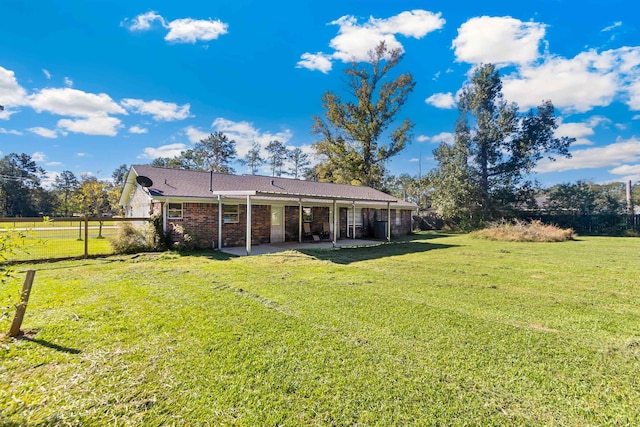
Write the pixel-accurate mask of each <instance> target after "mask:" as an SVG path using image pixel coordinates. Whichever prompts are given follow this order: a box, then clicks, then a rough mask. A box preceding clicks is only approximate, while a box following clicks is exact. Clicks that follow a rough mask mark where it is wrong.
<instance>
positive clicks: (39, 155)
mask: <svg viewBox="0 0 640 427" xmlns="http://www.w3.org/2000/svg"><path fill="white" fill-rule="evenodd" d="M46 158H47V156H46V155H45V154H44V153H43V152H42V151H36V152H35V153H33V154H32V155H31V160H33V161H34V162H44V161H45V159H46Z"/></svg>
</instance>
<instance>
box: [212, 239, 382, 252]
mask: <svg viewBox="0 0 640 427" xmlns="http://www.w3.org/2000/svg"><path fill="white" fill-rule="evenodd" d="M383 243H385V241H383V240H365V239H343V240H338V241H336V242H331V241H328V242H327V241H323V242H283V243H266V244H262V245H254V246H253V247H252V250H251V253H250V254H248V253H247V250H246V248H244V247H242V246H240V247H229V248H221V249H220V252H224V253H226V254H229V255H236V256H246V255H264V254H273V253H277V252H284V251H295V250H306V249H336V248H346V247H351V248H352V247H366V246H376V245H381V244H383Z"/></svg>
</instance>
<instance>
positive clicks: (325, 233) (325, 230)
mask: <svg viewBox="0 0 640 427" xmlns="http://www.w3.org/2000/svg"><path fill="white" fill-rule="evenodd" d="M321 237H322V238H323V239H327V240H329V239H331V227H330V226H329V223H328V222H323V223H322V234H321Z"/></svg>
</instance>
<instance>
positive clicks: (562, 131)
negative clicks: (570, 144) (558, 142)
mask: <svg viewBox="0 0 640 427" xmlns="http://www.w3.org/2000/svg"><path fill="white" fill-rule="evenodd" d="M594 133H595V132H594V131H593V127H591V126H589V124H588V123H561V124H560V125H559V126H558V129H556V132H555V134H556V136H559V137H562V136H566V137H569V138H583V137H585V136H591V135H593V134H594Z"/></svg>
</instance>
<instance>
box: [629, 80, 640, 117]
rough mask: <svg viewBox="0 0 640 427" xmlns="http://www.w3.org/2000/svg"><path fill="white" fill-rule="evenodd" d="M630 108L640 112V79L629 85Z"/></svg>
mask: <svg viewBox="0 0 640 427" xmlns="http://www.w3.org/2000/svg"><path fill="white" fill-rule="evenodd" d="M628 90H629V101H628V102H627V104H628V105H629V108H631V109H632V110H635V111H639V110H640V79H638V80H636V81H635V82H633V83H631V84H630V85H629V88H628ZM634 118H635V117H634Z"/></svg>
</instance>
